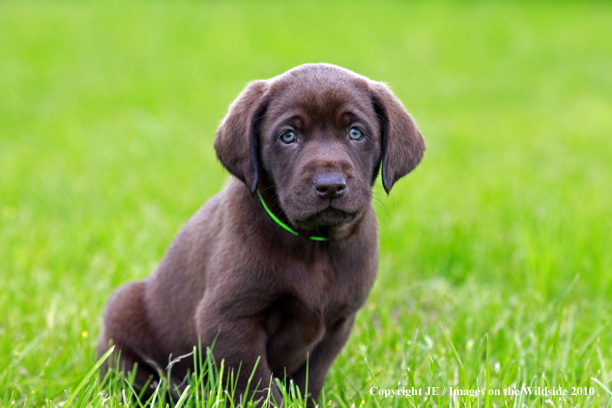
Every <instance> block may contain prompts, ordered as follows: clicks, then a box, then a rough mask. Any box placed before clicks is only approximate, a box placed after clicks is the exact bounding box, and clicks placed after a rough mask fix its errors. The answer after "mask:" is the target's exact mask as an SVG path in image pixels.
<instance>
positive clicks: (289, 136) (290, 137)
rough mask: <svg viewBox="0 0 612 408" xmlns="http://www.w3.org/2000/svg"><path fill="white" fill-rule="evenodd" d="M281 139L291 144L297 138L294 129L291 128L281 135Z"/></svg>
mask: <svg viewBox="0 0 612 408" xmlns="http://www.w3.org/2000/svg"><path fill="white" fill-rule="evenodd" d="M281 140H282V141H283V142H284V143H286V144H291V143H293V142H295V141H296V140H297V136H296V135H295V132H294V131H292V130H289V131H287V132H285V133H283V134H282V135H281Z"/></svg>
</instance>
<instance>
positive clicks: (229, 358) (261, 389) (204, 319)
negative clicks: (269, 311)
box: [198, 307, 282, 405]
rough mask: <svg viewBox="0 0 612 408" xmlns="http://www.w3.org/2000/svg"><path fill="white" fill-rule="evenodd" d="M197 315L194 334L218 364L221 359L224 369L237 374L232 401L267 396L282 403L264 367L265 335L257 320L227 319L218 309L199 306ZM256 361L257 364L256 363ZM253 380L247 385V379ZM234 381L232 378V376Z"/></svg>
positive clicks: (250, 318) (276, 388) (252, 318)
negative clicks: (196, 328)
mask: <svg viewBox="0 0 612 408" xmlns="http://www.w3.org/2000/svg"><path fill="white" fill-rule="evenodd" d="M199 312H200V313H198V332H199V335H200V337H201V340H202V344H203V345H206V346H211V345H213V343H214V347H213V349H212V353H213V355H214V357H215V360H216V361H217V363H218V364H219V363H220V362H221V360H225V366H226V367H227V368H228V370H233V372H234V376H236V375H237V374H238V381H237V387H236V389H235V393H234V399H235V401H236V402H238V401H240V399H242V401H243V403H244V401H248V400H249V399H250V398H251V397H253V400H254V401H256V400H258V399H261V398H263V400H266V399H267V397H268V394H267V392H268V388H269V389H270V392H271V393H272V395H271V399H273V400H274V401H275V402H276V403H277V404H279V405H280V404H282V396H281V393H280V391H279V390H278V387H277V386H276V385H275V383H274V381H273V378H272V370H271V369H270V367H269V365H268V358H267V353H266V334H265V332H264V330H263V327H262V325H261V321H260V319H257V318H256V317H254V316H247V317H242V316H241V317H236V316H232V317H230V316H227V315H224V314H223V313H220V311H219V310H214V309H212V308H206V307H203V308H201V309H200V310H199ZM258 359H259V362H258V361H257V360H258ZM252 373H253V378H252V380H251V383H250V384H249V389H248V395H246V389H247V384H248V381H249V377H250V376H251V374H252ZM234 378H235V377H234Z"/></svg>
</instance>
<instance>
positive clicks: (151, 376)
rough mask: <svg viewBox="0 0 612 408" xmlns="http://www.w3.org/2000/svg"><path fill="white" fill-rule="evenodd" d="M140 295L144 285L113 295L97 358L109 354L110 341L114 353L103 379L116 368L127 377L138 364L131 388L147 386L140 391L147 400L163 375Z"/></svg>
mask: <svg viewBox="0 0 612 408" xmlns="http://www.w3.org/2000/svg"><path fill="white" fill-rule="evenodd" d="M143 295H144V283H143V282H133V283H129V284H127V285H125V286H123V287H121V288H119V289H118V290H117V291H116V292H115V293H114V294H113V296H112V297H111V299H110V300H109V301H108V304H107V306H106V309H105V311H104V317H103V324H102V327H103V328H102V333H101V334H100V338H99V340H98V356H101V355H103V354H104V353H105V352H106V351H108V348H109V345H110V344H111V342H112V344H113V345H114V346H115V351H114V352H113V354H112V355H111V356H110V357H109V358H108V359H107V360H106V361H105V363H104V365H103V369H102V372H101V375H102V376H104V374H105V373H106V371H108V369H115V370H117V371H120V372H123V373H124V374H125V375H126V376H127V375H128V374H129V373H130V372H131V371H132V370H133V369H134V366H135V364H137V371H136V376H135V378H134V386H135V388H136V391H137V392H139V393H140V392H141V391H143V390H142V388H143V387H144V386H145V384H147V383H148V385H147V389H146V390H144V392H143V397H144V398H145V400H146V399H148V397H149V396H151V395H152V394H153V392H154V391H155V384H156V383H157V381H158V379H159V375H160V374H161V375H163V372H160V370H161V367H160V366H159V364H158V363H157V362H156V361H155V360H154V358H155V357H156V356H155V354H156V353H155V335H154V333H153V331H152V330H151V327H150V325H149V322H148V319H147V315H146V312H145V308H144V304H143Z"/></svg>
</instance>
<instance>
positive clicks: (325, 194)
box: [313, 174, 346, 198]
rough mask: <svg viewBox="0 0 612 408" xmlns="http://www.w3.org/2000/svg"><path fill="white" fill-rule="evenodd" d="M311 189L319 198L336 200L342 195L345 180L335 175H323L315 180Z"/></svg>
mask: <svg viewBox="0 0 612 408" xmlns="http://www.w3.org/2000/svg"><path fill="white" fill-rule="evenodd" d="M313 187H314V189H315V190H316V191H317V195H318V196H319V197H321V198H336V197H340V196H341V195H342V193H344V190H345V189H346V179H345V178H344V177H342V176H340V175H337V174H333V175H323V176H319V177H317V178H316V179H315V181H314V183H313Z"/></svg>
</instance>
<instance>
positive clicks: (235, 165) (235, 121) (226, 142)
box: [215, 81, 268, 195]
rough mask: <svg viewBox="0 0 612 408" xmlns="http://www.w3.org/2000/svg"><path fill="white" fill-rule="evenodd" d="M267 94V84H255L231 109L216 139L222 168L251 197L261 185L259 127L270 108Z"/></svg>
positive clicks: (247, 88) (260, 82)
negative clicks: (236, 178) (230, 174)
mask: <svg viewBox="0 0 612 408" xmlns="http://www.w3.org/2000/svg"><path fill="white" fill-rule="evenodd" d="M267 90H268V83H267V81H255V82H251V83H250V84H249V85H248V86H247V87H246V89H245V90H244V91H242V93H241V94H240V95H239V96H238V98H236V100H235V101H234V102H233V103H232V104H231V105H230V108H229V111H228V113H227V115H226V116H225V119H223V122H221V125H220V126H219V128H218V129H217V134H216V136H215V150H216V151H217V157H218V158H219V160H220V161H221V164H223V166H224V167H225V168H226V169H227V170H228V171H229V172H230V173H232V174H233V175H234V176H236V177H238V178H239V179H240V180H242V182H243V183H244V184H246V186H247V188H248V189H249V193H250V194H251V195H253V194H255V191H257V184H258V183H259V124H260V123H261V120H262V118H263V116H264V114H265V110H266V107H267V99H266V98H265V93H266V91H267Z"/></svg>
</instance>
